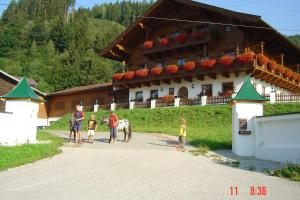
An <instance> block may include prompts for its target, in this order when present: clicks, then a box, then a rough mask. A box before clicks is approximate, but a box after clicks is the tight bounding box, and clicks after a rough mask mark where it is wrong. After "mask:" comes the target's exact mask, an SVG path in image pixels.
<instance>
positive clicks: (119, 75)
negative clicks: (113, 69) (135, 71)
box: [113, 73, 123, 81]
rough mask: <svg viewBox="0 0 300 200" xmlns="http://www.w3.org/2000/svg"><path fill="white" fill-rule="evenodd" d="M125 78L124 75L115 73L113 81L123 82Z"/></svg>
mask: <svg viewBox="0 0 300 200" xmlns="http://www.w3.org/2000/svg"><path fill="white" fill-rule="evenodd" d="M122 78H123V73H115V74H114V75H113V79H114V80H115V81H119V80H121V79H122Z"/></svg>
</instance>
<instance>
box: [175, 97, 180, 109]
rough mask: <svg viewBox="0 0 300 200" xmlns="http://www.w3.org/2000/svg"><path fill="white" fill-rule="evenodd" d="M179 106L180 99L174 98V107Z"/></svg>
mask: <svg viewBox="0 0 300 200" xmlns="http://www.w3.org/2000/svg"><path fill="white" fill-rule="evenodd" d="M179 106H180V98H179V97H178V98H175V100H174V107H179Z"/></svg>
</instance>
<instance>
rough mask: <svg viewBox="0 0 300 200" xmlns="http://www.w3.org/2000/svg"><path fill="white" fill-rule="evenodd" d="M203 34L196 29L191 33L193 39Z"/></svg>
mask: <svg viewBox="0 0 300 200" xmlns="http://www.w3.org/2000/svg"><path fill="white" fill-rule="evenodd" d="M203 36H204V32H200V31H196V32H193V33H192V38H193V39H195V40H198V39H201V38H203Z"/></svg>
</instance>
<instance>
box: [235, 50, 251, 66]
mask: <svg viewBox="0 0 300 200" xmlns="http://www.w3.org/2000/svg"><path fill="white" fill-rule="evenodd" d="M254 56H255V53H254V52H253V51H248V52H245V53H243V54H240V55H238V56H237V57H236V59H237V61H238V62H240V63H243V64H248V63H251V62H253V60H254Z"/></svg>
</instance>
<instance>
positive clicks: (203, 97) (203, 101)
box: [201, 96, 207, 106]
mask: <svg viewBox="0 0 300 200" xmlns="http://www.w3.org/2000/svg"><path fill="white" fill-rule="evenodd" d="M206 105H207V96H201V106H206Z"/></svg>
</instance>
